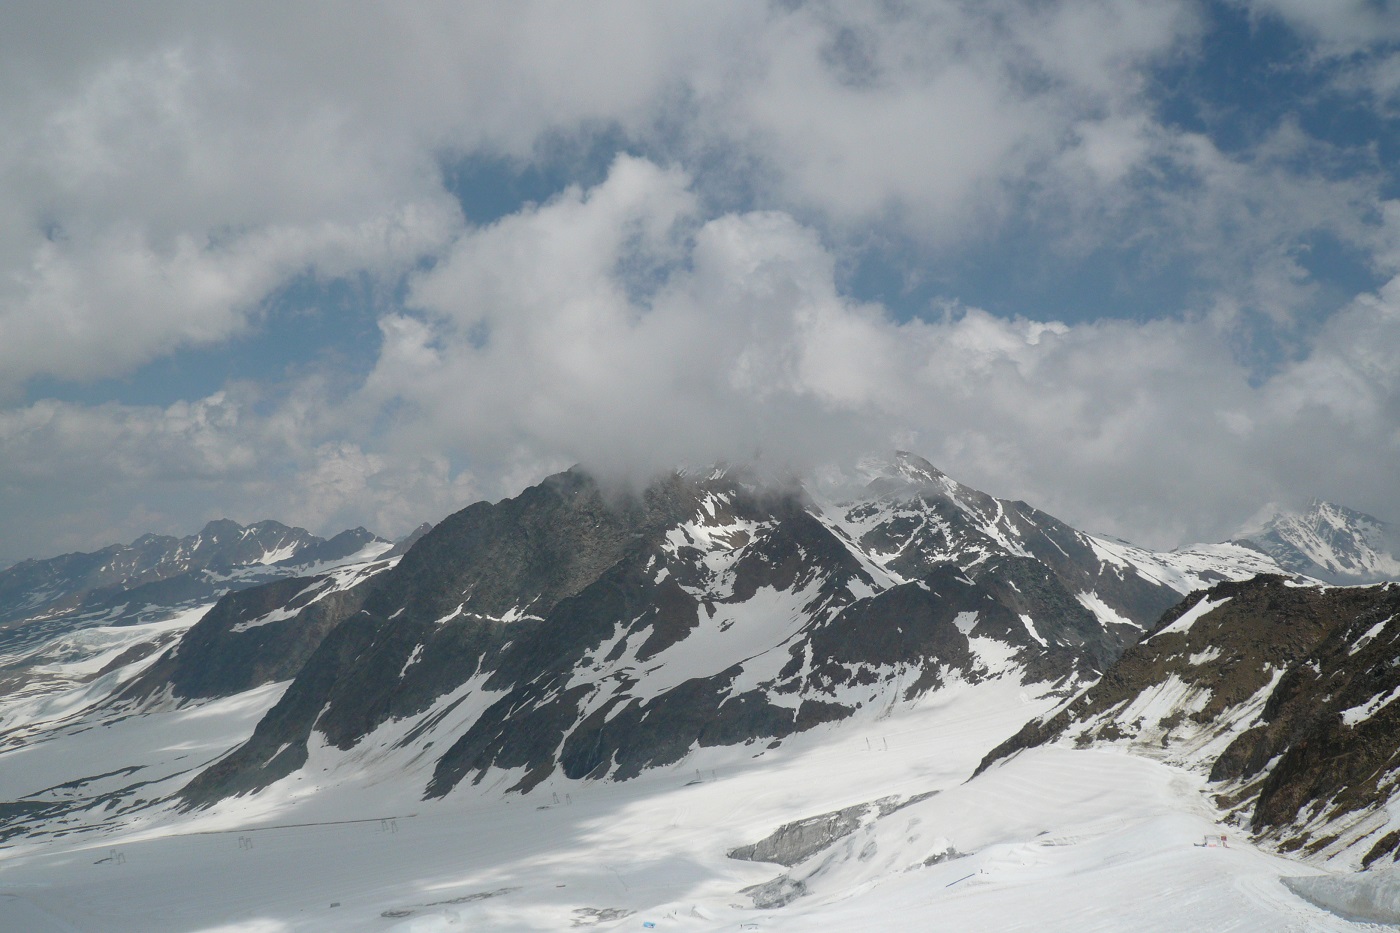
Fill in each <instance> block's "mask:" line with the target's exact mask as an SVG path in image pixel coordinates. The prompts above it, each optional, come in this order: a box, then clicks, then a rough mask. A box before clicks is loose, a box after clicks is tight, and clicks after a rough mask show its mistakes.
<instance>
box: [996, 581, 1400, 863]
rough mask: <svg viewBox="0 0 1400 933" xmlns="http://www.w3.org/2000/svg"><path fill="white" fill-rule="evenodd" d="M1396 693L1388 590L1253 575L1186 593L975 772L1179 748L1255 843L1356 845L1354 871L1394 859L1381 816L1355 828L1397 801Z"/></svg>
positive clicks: (1398, 630) (1399, 652)
mask: <svg viewBox="0 0 1400 933" xmlns="http://www.w3.org/2000/svg"><path fill="white" fill-rule="evenodd" d="M1203 610H1204V611H1203ZM1192 619H1194V621H1192ZM1182 623H1189V624H1182ZM1172 684H1174V685H1175V686H1176V689H1177V693H1176V695H1177V696H1178V697H1180V698H1181V699H1180V705H1179V706H1178V707H1177V709H1176V710H1175V711H1174V712H1172V713H1171V714H1169V715H1168V716H1166V717H1163V718H1162V719H1161V720H1160V721H1157V722H1144V721H1142V720H1141V718H1137V719H1134V718H1133V716H1132V714H1131V710H1132V709H1133V704H1134V703H1135V701H1137V700H1139V699H1141V698H1143V697H1146V696H1149V695H1150V694H1152V692H1153V691H1159V690H1163V689H1164V688H1165V687H1166V686H1167V685H1172ZM1397 698H1400V586H1397V585H1395V584H1383V585H1379V586H1371V587H1348V588H1324V587H1315V586H1300V585H1297V584H1295V583H1292V582H1291V581H1287V580H1284V579H1282V578H1278V577H1273V578H1265V577H1260V578H1258V579H1256V580H1253V581H1249V582H1245V583H1230V584H1221V585H1219V586H1216V587H1214V588H1212V589H1211V590H1209V591H1206V592H1201V593H1193V594H1192V595H1191V596H1190V597H1188V598H1187V599H1186V600H1185V601H1184V602H1183V603H1182V604H1181V605H1180V606H1178V607H1176V608H1175V609H1173V610H1172V611H1171V612H1169V613H1167V614H1166V615H1165V616H1163V618H1162V620H1161V621H1160V622H1159V623H1158V624H1157V625H1156V626H1154V629H1153V633H1152V634H1150V635H1149V636H1148V637H1147V638H1144V639H1143V641H1141V642H1139V643H1138V644H1137V645H1134V646H1133V647H1132V648H1130V649H1128V651H1127V652H1125V653H1124V655H1123V657H1122V658H1121V659H1119V661H1118V662H1117V663H1116V664H1114V665H1113V666H1112V667H1110V668H1109V670H1108V671H1107V672H1106V673H1105V674H1104V676H1103V678H1102V679H1101V680H1100V681H1099V683H1097V684H1095V685H1094V686H1093V687H1091V688H1089V689H1088V690H1086V691H1085V692H1084V693H1083V694H1082V695H1081V696H1080V697H1079V698H1077V699H1076V700H1075V701H1074V702H1073V703H1072V704H1070V705H1069V706H1068V707H1066V708H1065V709H1064V710H1062V711H1060V712H1059V713H1058V714H1057V715H1055V716H1054V717H1052V718H1050V719H1048V720H1046V721H1038V720H1037V721H1032V722H1030V723H1028V724H1027V725H1026V726H1025V728H1023V729H1022V730H1021V732H1020V733H1018V734H1017V735H1016V736H1013V737H1012V738H1011V739H1009V740H1007V742H1005V743H1003V744H1002V745H1001V746H999V747H998V748H997V749H995V750H994V751H993V752H992V753H991V754H989V755H988V756H987V757H986V759H984V761H983V763H982V765H981V767H980V768H979V771H980V770H983V769H985V768H986V767H988V766H990V765H991V764H993V763H994V762H995V761H996V760H998V759H1000V758H1003V757H1005V756H1007V755H1009V754H1013V753H1014V752H1016V751H1019V750H1021V749H1023V748H1028V747H1032V746H1035V745H1041V744H1045V743H1047V742H1053V741H1060V740H1074V741H1075V742H1076V743H1077V744H1080V745H1088V744H1094V743H1098V742H1121V741H1129V742H1131V743H1135V744H1138V745H1139V746H1140V747H1143V748H1144V749H1153V750H1156V751H1155V752H1154V753H1156V754H1162V752H1161V751H1160V750H1161V749H1164V748H1168V747H1169V746H1170V745H1171V744H1172V743H1173V742H1179V743H1185V744H1186V747H1187V749H1188V750H1187V752H1186V753H1185V755H1184V759H1185V760H1186V762H1187V763H1191V764H1194V765H1196V766H1197V767H1200V768H1202V769H1205V770H1208V771H1209V774H1210V779H1211V781H1213V782H1215V783H1216V784H1217V785H1218V793H1217V798H1216V799H1217V802H1218V803H1219V804H1220V805H1222V806H1223V807H1225V808H1226V809H1228V810H1231V811H1233V812H1235V813H1238V814H1240V815H1241V816H1242V817H1247V819H1248V820H1249V823H1250V825H1251V826H1252V828H1253V829H1254V831H1255V832H1256V833H1259V834H1260V835H1261V836H1262V837H1264V838H1267V839H1271V840H1273V841H1274V842H1275V843H1276V844H1278V845H1279V847H1280V848H1282V849H1284V850H1285V851H1293V850H1299V849H1302V850H1304V851H1306V852H1307V853H1309V854H1312V853H1316V852H1324V853H1331V854H1336V853H1337V852H1341V851H1343V850H1346V849H1353V850H1356V849H1357V848H1358V847H1360V849H1359V851H1365V853H1366V854H1365V855H1364V856H1363V858H1362V861H1363V863H1364V864H1367V865H1369V864H1370V863H1372V862H1374V861H1376V860H1377V859H1380V858H1382V857H1390V856H1392V854H1393V853H1394V851H1395V850H1396V849H1397V848H1400V842H1397V840H1400V833H1391V834H1390V835H1384V834H1381V835H1380V836H1378V838H1376V839H1371V838H1370V836H1369V834H1368V832H1373V833H1378V834H1379V833H1380V832H1381V829H1383V828H1384V826H1385V821H1384V820H1380V821H1379V822H1376V824H1375V826H1373V827H1372V829H1371V830H1369V831H1368V830H1367V829H1366V828H1365V825H1366V824H1365V822H1364V820H1363V818H1364V817H1365V816H1366V815H1367V814H1370V813H1378V812H1381V811H1382V810H1383V809H1384V807H1385V806H1386V804H1387V803H1388V802H1389V801H1390V800H1391V799H1392V797H1393V796H1394V794H1395V791H1396V784H1395V782H1394V780H1393V775H1394V774H1395V773H1397V771H1398V770H1400V704H1397V703H1395V702H1394V701H1395V700H1396V699H1397ZM1221 737H1232V738H1231V739H1230V741H1229V742H1228V744H1227V745H1226V746H1225V747H1224V749H1223V751H1220V752H1218V753H1216V754H1213V755H1209V754H1208V755H1206V756H1205V757H1203V758H1196V759H1192V757H1191V755H1192V753H1191V752H1190V750H1189V749H1190V747H1191V746H1192V743H1194V745H1195V746H1197V747H1201V748H1204V747H1205V746H1206V745H1208V744H1210V742H1211V741H1212V740H1214V744H1213V745H1212V746H1211V747H1215V748H1218V747H1219V740H1220V738H1221ZM1357 827H1360V828H1359V829H1358V828H1357ZM1348 832H1350V833H1351V835H1350V836H1349V837H1348V836H1346V833H1348Z"/></svg>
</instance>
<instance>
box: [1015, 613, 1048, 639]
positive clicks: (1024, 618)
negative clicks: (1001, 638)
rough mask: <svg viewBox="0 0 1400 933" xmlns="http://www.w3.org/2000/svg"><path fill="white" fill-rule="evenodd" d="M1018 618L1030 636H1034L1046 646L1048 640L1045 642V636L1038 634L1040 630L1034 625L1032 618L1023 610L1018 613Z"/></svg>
mask: <svg viewBox="0 0 1400 933" xmlns="http://www.w3.org/2000/svg"><path fill="white" fill-rule="evenodd" d="M1020 619H1021V624H1022V625H1024V626H1025V627H1026V632H1027V634H1029V635H1030V636H1031V638H1034V639H1035V640H1036V641H1037V642H1039V643H1040V644H1041V645H1042V646H1046V645H1048V644H1049V642H1047V641H1046V640H1045V638H1044V637H1043V636H1042V635H1041V634H1040V631H1039V630H1038V629H1037V628H1036V627H1035V620H1034V619H1032V618H1031V617H1030V616H1029V615H1027V614H1026V613H1024V612H1023V613H1021V614H1020Z"/></svg>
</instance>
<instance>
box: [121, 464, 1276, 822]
mask: <svg viewBox="0 0 1400 933" xmlns="http://www.w3.org/2000/svg"><path fill="white" fill-rule="evenodd" d="M871 472H872V474H873V475H872V477H871V478H870V480H869V482H868V483H867V484H866V485H865V486H864V487H863V489H861V490H860V492H859V494H857V495H856V496H854V497H853V498H849V499H843V500H829V499H820V498H817V497H814V496H812V495H810V494H809V493H808V492H807V491H806V490H804V489H802V488H801V487H800V486H795V485H794V486H791V487H785V488H773V487H770V486H765V485H761V484H756V483H754V482H753V481H751V480H750V479H748V478H746V477H745V475H744V474H743V472H742V471H726V470H714V471H709V472H705V473H699V474H692V475H681V474H675V475H672V476H670V477H667V478H663V479H661V480H658V481H657V482H655V483H653V484H652V485H650V486H649V487H647V488H646V489H644V490H643V491H641V492H640V493H637V494H634V495H630V496H619V495H612V494H606V493H605V492H604V491H603V490H602V489H601V488H600V487H599V486H598V485H597V483H596V482H594V481H593V479H592V478H590V477H589V476H588V475H587V474H586V473H583V472H581V471H578V470H573V471H570V472H568V473H565V474H561V475H559V476H555V477H552V478H550V479H549V480H546V481H545V482H544V483H542V484H541V485H539V486H537V487H533V488H531V489H529V490H526V492H524V493H522V494H521V495H520V496H518V497H516V498H515V499H510V500H505V501H503V502H500V503H496V504H494V505H492V504H487V503H478V504H477V505H474V506H471V507H470V508H468V509H466V510H464V511H462V512H460V513H458V514H457V515H454V516H452V517H450V518H448V519H447V520H445V521H444V522H442V523H441V524H440V525H438V526H437V527H436V528H434V529H433V530H432V531H431V532H429V533H428V534H427V535H425V536H424V537H423V538H422V540H421V541H419V542H418V543H417V544H416V545H415V546H414V547H412V548H411V549H409V551H408V552H407V553H406V554H405V555H404V557H403V558H402V560H401V561H400V562H399V564H398V565H397V566H395V567H393V568H392V569H389V570H386V571H385V572H383V573H382V574H376V575H374V576H373V577H372V579H367V580H366V581H365V582H364V583H363V584H362V585H360V586H357V587H355V588H354V589H353V590H352V591H351V594H352V595H345V596H343V597H338V598H337V599H336V600H333V601H329V602H327V601H317V602H316V608H315V609H314V610H305V611H304V610H302V609H301V604H299V603H297V602H296V600H301V601H302V602H303V603H305V602H307V601H308V600H310V599H311V598H312V597H311V596H310V595H308V594H313V593H315V592H318V591H317V590H316V589H315V588H314V587H311V586H309V585H308V586H307V587H305V588H303V590H301V591H299V592H298V593H297V594H296V595H295V597H294V598H293V601H292V602H290V603H286V604H283V603H282V602H280V601H279V598H278V596H277V595H275V594H267V593H263V592H261V591H258V592H255V593H245V594H239V595H237V596H233V597H229V598H228V599H227V600H226V601H225V604H224V605H221V607H220V610H219V611H216V612H214V613H210V615H209V616H207V617H206V618H205V619H204V620H202V621H201V622H200V623H199V624H198V625H197V626H195V627H194V628H193V629H192V630H191V632H190V634H189V635H188V636H187V637H186V638H185V640H184V642H182V644H181V645H180V646H179V647H178V648H177V649H175V650H174V651H172V652H170V655H169V656H168V657H164V658H162V659H161V661H160V662H159V663H158V664H157V665H155V666H153V667H152V668H150V670H149V671H148V672H147V673H146V674H145V675H143V677H142V678H141V679H140V680H139V681H137V682H136V683H135V684H134V685H132V686H131V687H129V688H128V689H127V691H126V692H125V693H124V694H123V695H124V696H125V697H127V698H132V697H149V696H153V695H156V694H159V693H160V691H161V690H163V689H166V688H167V687H169V689H171V690H174V692H175V695H176V696H186V697H189V696H211V695H220V691H221V690H224V691H228V692H233V690H234V689H235V688H236V689H238V690H246V689H250V688H253V687H256V686H258V685H259V684H261V683H266V682H270V681H272V680H275V679H277V678H279V677H283V676H288V675H289V674H292V673H294V674H295V676H294V677H293V679H292V682H291V684H290V685H289V686H288V688H287V690H286V693H285V694H283V696H282V697H281V699H280V701H279V702H278V704H277V705H276V706H275V707H274V708H273V709H272V710H270V711H269V713H268V715H267V716H266V717H265V718H264V719H263V720H262V722H260V723H259V725H258V728H257V730H256V731H255V732H254V734H253V736H252V737H251V739H250V740H249V741H248V742H247V743H245V744H244V745H243V746H242V747H241V748H239V749H238V750H237V751H235V752H234V753H233V754H231V755H229V756H228V757H226V758H224V759H223V760H221V761H220V762H218V764H216V765H215V766H214V767H212V768H210V769H208V770H207V771H205V772H204V773H202V774H200V775H199V776H198V777H197V778H196V779H195V780H194V781H193V782H191V784H190V785H189V786H188V787H187V788H186V789H185V790H184V791H183V799H184V800H185V801H186V802H188V803H198V804H207V803H209V802H212V801H214V800H217V799H220V798H222V797H224V796H227V795H229V794H234V793H243V792H246V791H249V790H252V789H256V788H261V787H266V786H268V785H271V784H273V783H276V782H278V781H280V780H283V779H285V778H287V777H289V776H290V775H293V774H294V773H296V772H299V771H302V770H303V769H307V768H309V767H311V766H312V762H313V759H314V760H315V761H316V762H319V765H318V767H319V769H320V770H323V771H327V770H328V771H331V772H333V773H334V772H336V771H337V769H338V768H339V767H340V765H341V764H342V763H343V762H344V761H347V760H352V761H353V762H354V767H353V769H350V770H351V771H352V772H353V773H354V774H359V773H361V772H363V770H364V769H365V768H366V766H367V764H368V763H373V764H374V767H377V768H381V769H383V770H385V771H386V772H393V773H398V774H402V773H405V765H404V763H405V761H407V760H410V759H411V760H412V761H414V762H415V763H416V764H415V768H416V769H417V770H418V771H419V772H420V773H422V774H423V777H421V778H419V780H421V781H422V786H421V792H422V793H424V794H425V795H427V796H429V797H438V796H442V795H445V794H448V793H450V792H451V791H452V790H453V788H455V787H456V786H457V785H458V784H459V783H460V782H461V781H463V780H470V781H472V782H474V783H479V782H481V781H483V780H485V779H486V778H487V777H488V776H489V775H511V777H510V778H509V780H508V781H507V787H508V788H509V789H511V790H515V791H521V792H525V791H529V790H530V789H531V788H533V787H535V786H537V785H538V784H539V783H541V782H542V781H545V780H546V779H548V778H549V777H550V776H551V775H553V774H555V773H556V772H557V773H559V774H562V775H563V776H564V777H566V778H568V779H571V780H581V779H599V778H611V779H615V780H625V779H628V778H632V777H635V776H636V775H638V774H639V773H641V771H643V770H644V769H647V768H656V767H663V766H667V765H670V764H673V763H675V762H677V761H679V760H681V759H683V758H685V757H686V756H687V755H689V754H690V753H691V751H692V750H693V749H695V748H703V747H709V746H721V745H735V744H745V743H767V744H769V745H772V744H775V743H780V742H781V741H783V740H784V739H785V738H787V737H788V736H791V735H793V734H796V733H800V732H803V731H806V730H808V729H811V728H813V727H815V726H818V725H821V724H823V723H828V722H833V721H840V720H844V719H848V718H850V717H853V716H858V715H871V714H876V713H878V712H879V711H881V710H887V709H889V708H891V707H893V706H894V705H896V704H898V703H901V702H905V703H907V702H913V701H916V700H918V699H919V698H920V697H923V696H925V695H927V694H930V693H931V692H934V691H936V690H938V689H939V688H941V687H943V686H945V685H947V684H948V683H950V682H952V681H955V680H957V681H967V682H977V681H980V680H984V679H987V678H998V677H1011V678H1014V679H1016V680H1017V682H1025V683H1038V684H1041V685H1042V688H1041V689H1042V690H1052V689H1054V690H1059V691H1063V692H1072V691H1073V690H1074V689H1076V688H1077V687H1078V686H1079V685H1081V684H1083V683H1086V682H1088V681H1090V680H1092V679H1093V678H1094V677H1096V676H1097V674H1098V672H1100V671H1102V670H1103V669H1104V668H1105V667H1106V666H1107V665H1108V664H1110V663H1112V661H1113V660H1114V659H1115V658H1117V656H1118V655H1119V654H1120V653H1121V652H1122V650H1123V648H1124V647H1125V646H1126V645H1127V644H1130V643H1131V642H1132V641H1133V640H1135V639H1136V637H1137V636H1138V634H1139V633H1140V631H1141V629H1142V627H1144V626H1145V625H1148V624H1150V622H1151V621H1152V620H1154V619H1155V618H1156V617H1157V616H1158V615H1159V614H1160V613H1161V612H1162V611H1163V610H1164V609H1166V608H1167V607H1169V606H1171V605H1173V604H1174V603H1175V602H1176V601H1177V600H1178V599H1179V598H1180V596H1181V595H1182V590H1184V589H1187V588H1189V587H1192V586H1197V585H1201V584H1202V583H1203V582H1205V581H1211V580H1218V579H1236V578H1241V577H1247V576H1250V575H1252V574H1253V573H1255V572H1256V571H1257V570H1258V569H1260V568H1261V567H1263V568H1264V569H1273V570H1277V567H1276V566H1275V565H1273V564H1272V563H1270V562H1267V561H1261V560H1260V558H1259V555H1258V554H1257V553H1255V552H1251V551H1248V550H1245V549H1238V550H1231V549H1229V548H1225V549H1222V550H1219V551H1217V552H1211V553H1209V554H1206V553H1197V552H1192V553H1182V554H1167V555H1160V554H1149V553H1148V552H1142V551H1139V550H1136V549H1132V548H1126V547H1123V546H1120V545H1112V544H1109V543H1107V542H1102V541H1099V540H1097V539H1094V538H1092V537H1090V536H1088V535H1084V534H1082V533H1080V532H1077V531H1075V530H1074V529H1072V528H1070V527H1068V526H1067V525H1064V524H1063V523H1062V522H1059V521H1058V520H1056V519H1054V518H1053V517H1051V516H1048V515H1046V514H1044V513H1042V512H1039V511H1038V510H1035V509H1033V508H1031V507H1030V506H1028V505H1026V504H1025V503H1019V502H1008V501H1002V500H998V499H995V498H993V497H991V496H988V495H986V494H984V493H981V492H978V491H976V490H973V489H970V488H969V487H966V486H963V485H961V484H959V483H957V482H955V481H953V480H951V479H950V478H948V477H947V476H945V475H944V474H942V473H940V472H939V471H937V470H935V469H934V468H933V467H932V466H931V465H929V464H928V463H927V462H925V461H923V460H921V459H919V458H917V457H914V456H912V455H909V454H900V455H898V456H896V457H895V458H894V459H893V460H891V461H888V462H886V463H884V464H882V465H879V466H878V467H876V468H873V469H872V470H871ZM327 585H329V584H327ZM292 589H293V588H292V587H291V586H290V585H288V587H287V588H286V591H285V593H283V594H280V595H283V596H285V595H289V594H291V593H292ZM250 607H251V608H250ZM259 613H262V614H261V615H259ZM308 613H314V615H315V621H314V623H312V622H310V621H308V620H309V619H310V615H309V614H308ZM273 633H280V634H279V636H278V637H281V638H283V639H284V641H283V642H282V648H281V649H280V650H279V652H278V656H279V662H281V661H284V659H285V658H287V657H293V656H295V657H305V659H306V660H305V664H304V665H303V666H301V667H300V669H298V670H295V671H292V670H290V669H289V668H287V667H286V666H285V664H284V663H279V664H278V665H266V664H265V665H263V666H262V667H261V668H259V667H258V665H257V664H256V663H255V659H256V658H258V657H260V656H261V652H262V651H263V650H265V649H264V647H263V643H264V641H265V640H266V639H267V638H269V637H272V634H273ZM298 639H302V640H301V641H297V640H298ZM294 641H296V642H297V648H296V649H295V650H292V649H291V642H294ZM229 666H233V667H236V668H238V670H239V672H240V673H238V674H237V675H232V674H230V675H226V674H224V673H223V670H224V668H226V667H229ZM250 671H258V672H259V673H257V674H256V676H253V675H251V674H250V673H249V672H250ZM182 672H183V673H182ZM196 683H198V684H202V685H204V686H203V687H201V688H199V690H202V691H203V692H199V690H192V688H191V685H192V684H196ZM217 684H223V685H225V686H224V687H220V688H214V687H211V686H210V685H217ZM347 779H349V778H347Z"/></svg>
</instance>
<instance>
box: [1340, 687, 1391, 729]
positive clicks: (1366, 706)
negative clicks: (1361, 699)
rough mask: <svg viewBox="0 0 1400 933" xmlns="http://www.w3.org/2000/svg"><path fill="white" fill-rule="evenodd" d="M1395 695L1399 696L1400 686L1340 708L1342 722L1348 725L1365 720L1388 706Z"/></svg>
mask: <svg viewBox="0 0 1400 933" xmlns="http://www.w3.org/2000/svg"><path fill="white" fill-rule="evenodd" d="M1396 697H1400V687H1396V688H1395V689H1394V690H1391V691H1390V692H1389V693H1378V694H1376V695H1375V696H1373V697H1371V699H1369V700H1367V701H1366V702H1365V703H1362V704H1361V705H1360V706H1353V707H1352V708H1351V709H1346V710H1342V722H1344V723H1346V724H1347V725H1348V726H1355V725H1356V724H1357V723H1362V722H1365V721H1366V720H1368V719H1370V718H1371V717H1372V716H1374V715H1376V713H1378V712H1380V711H1381V709H1382V708H1383V707H1385V706H1388V705H1389V704H1390V703H1391V702H1392V701H1394V699H1395V698H1396Z"/></svg>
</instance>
